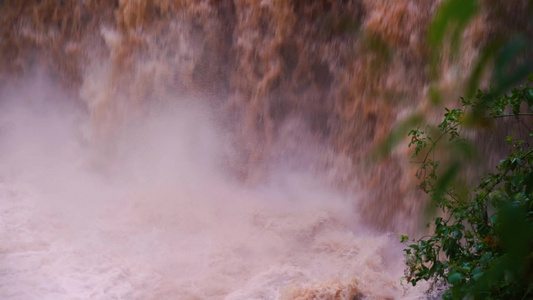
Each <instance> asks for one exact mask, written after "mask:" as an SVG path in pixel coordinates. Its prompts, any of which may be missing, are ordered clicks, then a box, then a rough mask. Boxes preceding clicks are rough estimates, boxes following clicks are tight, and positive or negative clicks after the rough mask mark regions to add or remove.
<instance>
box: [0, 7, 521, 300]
mask: <svg viewBox="0 0 533 300" xmlns="http://www.w3.org/2000/svg"><path fill="white" fill-rule="evenodd" d="M522 2H524V3H525V1H522ZM437 3H438V1H425V0H420V1H408V0H396V1H373V0H361V1H355V0H354V1H327V0H323V1H309V2H307V1H299V0H291V1H284V0H269V1H267V0H262V1H254V0H235V1H229V0H227V1H226V0H221V1H202V0H198V1H188V0H182V1H166V0H153V1H148V0H135V1H134V0H131V1H126V0H119V1H107V0H105V1H104V0H87V1H74V0H72V1H60V0H46V1H37V0H35V1H33V0H32V1H15V0H13V1H10V0H7V1H0V28H1V29H0V34H1V35H0V51H1V56H0V80H2V82H1V83H0V298H2V299H419V298H424V297H425V295H424V293H423V290H424V286H422V287H417V289H414V288H409V287H407V286H403V285H401V282H400V279H401V276H402V275H403V270H404V266H403V256H402V251H401V245H400V244H399V243H398V239H397V237H396V233H399V232H410V233H414V232H416V230H417V228H418V223H419V215H420V211H421V207H423V203H422V201H421V200H420V197H419V195H417V194H416V192H415V191H414V189H413V184H412V182H411V179H410V178H409V176H408V175H409V174H411V171H410V167H409V165H408V164H407V163H406V162H405V160H404V159H403V158H404V157H405V154H404V153H403V152H402V151H399V153H395V154H394V155H393V157H391V158H388V159H387V160H385V161H382V162H380V163H379V164H368V161H367V159H366V158H367V157H368V155H369V154H371V152H372V149H374V147H375V146H376V144H377V143H378V142H379V140H380V139H381V138H383V137H384V136H385V135H386V134H387V132H388V131H389V129H390V127H391V125H392V124H393V123H394V122H395V120H397V119H398V118H401V115H402V114H404V115H405V114H406V113H409V111H411V110H413V109H415V108H416V107H417V106H418V103H420V101H421V99H424V97H425V93H426V91H427V85H428V82H429V75H428V68H427V64H428V61H429V54H428V49H427V47H426V46H425V34H426V30H427V27H428V24H429V22H430V20H431V16H432V14H433V13H434V11H435V8H436V4H437ZM483 16H485V15H483ZM489 25H490V24H489ZM488 29H491V27H490V26H488V25H487V24H486V23H485V22H484V21H483V18H478V20H476V21H475V22H473V25H472V26H470V27H469V29H468V30H467V31H466V32H465V36H466V38H467V41H468V42H465V43H463V44H462V53H463V54H464V57H465V59H464V61H460V62H459V63H456V64H452V63H450V62H448V61H446V60H444V61H443V74H444V75H446V76H443V78H444V80H443V81H442V87H443V89H444V90H445V89H446V87H450V86H451V87H453V86H454V84H455V80H458V79H454V78H455V77H457V76H455V75H457V74H459V73H460V71H461V70H463V69H468V68H469V67H470V64H471V62H472V60H473V56H475V54H476V53H477V47H478V46H479V44H481V43H482V42H483V41H484V40H485V39H486V37H485V36H484V34H483V33H484V32H485V31H487V32H489V31H488ZM450 78H452V79H450Z"/></svg>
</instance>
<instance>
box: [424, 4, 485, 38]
mask: <svg viewBox="0 0 533 300" xmlns="http://www.w3.org/2000/svg"><path fill="white" fill-rule="evenodd" d="M477 11H478V4H477V1H475V0H448V1H445V2H443V3H442V4H441V6H440V7H439V10H438V11H437V13H436V15H435V17H434V18H433V22H432V23H431V25H430V28H429V34H428V42H429V44H430V45H431V46H433V47H437V46H439V45H440V44H441V43H442V41H443V39H444V37H445V35H446V33H447V32H448V31H449V29H450V27H451V26H456V28H455V29H456V31H459V30H461V29H462V28H464V26H466V24H467V23H468V22H469V21H470V20H471V19H472V18H473V17H474V15H475V14H476V12H477Z"/></svg>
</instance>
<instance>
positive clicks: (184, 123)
mask: <svg viewBox="0 0 533 300" xmlns="http://www.w3.org/2000/svg"><path fill="white" fill-rule="evenodd" d="M50 86H51V85H49V84H46V83H45V82H43V81H39V80H34V81H33V83H32V84H27V85H25V86H23V87H22V88H18V89H17V90H16V91H15V92H14V91H11V92H9V91H4V92H3V93H2V94H1V97H2V98H1V99H2V101H1V102H0V105H1V107H0V165H1V166H2V167H1V169H0V176H1V183H0V221H1V223H0V225H1V230H0V249H1V251H0V298H2V299H232V300H235V299H352V298H353V297H357V296H362V297H366V298H368V299H384V298H394V299H417V298H418V297H421V295H422V294H421V292H420V291H417V290H413V289H406V288H405V287H403V286H401V285H400V277H401V276H402V273H403V261H402V254H401V245H399V243H398V241H397V238H396V237H395V236H394V235H387V234H378V233H374V232H372V231H371V230H370V229H368V228H365V227H364V226H363V225H362V224H361V222H360V221H359V217H360V214H361V213H364V212H358V211H356V208H355V207H356V206H355V205H354V204H355V203H356V202H357V201H358V199H357V197H358V195H348V196H347V195H343V194H341V193H338V192H336V191H334V190H332V189H331V188H329V187H327V186H326V185H325V184H323V183H322V181H321V179H320V178H318V177H317V176H315V175H310V174H307V173H305V172H300V171H290V170H289V171H287V170H286V169H284V170H283V171H282V170H273V171H272V174H271V176H270V178H271V179H268V180H264V182H262V183H261V184H257V185H253V186H250V185H244V184H243V183H241V182H239V181H238V180H236V179H235V178H234V176H232V175H231V173H230V172H227V170H225V167H224V166H226V165H227V163H228V162H227V161H226V160H227V159H228V156H229V155H230V154H231V153H232V151H233V149H232V145H231V143H230V142H229V141H228V140H227V139H226V136H225V134H224V132H223V131H222V130H220V129H218V128H217V126H215V124H214V121H213V118H212V115H211V112H210V110H209V108H207V107H203V106H199V105H190V104H189V105H184V104H183V102H179V101H175V104H169V105H166V106H165V107H164V109H161V108H160V109H152V110H151V112H150V113H147V115H146V116H145V117H143V118H139V119H136V120H133V121H131V122H130V123H129V124H128V126H124V128H123V129H121V130H120V132H119V133H118V134H116V135H115V137H114V139H112V140H110V141H108V142H107V144H106V145H104V146H103V147H100V148H98V149H96V148H95V147H93V145H92V144H91V143H89V142H88V139H89V137H90V129H91V126H90V120H89V119H90V118H89V116H88V114H87V113H86V112H85V111H84V110H83V109H80V108H79V107H76V106H73V105H70V104H69V103H72V101H69V99H67V98H68V97H66V96H64V95H62V94H61V93H60V92H58V90H57V89H55V88H52V87H50ZM196 102H197V103H200V102H199V101H196ZM228 153H230V154H228Z"/></svg>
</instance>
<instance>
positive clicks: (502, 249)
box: [388, 0, 533, 299]
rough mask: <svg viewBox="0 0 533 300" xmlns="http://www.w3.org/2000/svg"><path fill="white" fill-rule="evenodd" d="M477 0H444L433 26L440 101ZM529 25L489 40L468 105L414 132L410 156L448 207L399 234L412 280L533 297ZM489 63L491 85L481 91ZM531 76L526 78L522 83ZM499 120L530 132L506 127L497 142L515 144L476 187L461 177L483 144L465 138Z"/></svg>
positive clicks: (473, 293)
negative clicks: (418, 228) (413, 234)
mask: <svg viewBox="0 0 533 300" xmlns="http://www.w3.org/2000/svg"><path fill="white" fill-rule="evenodd" d="M479 4H480V3H479V2H478V1H476V0H447V1H443V2H442V3H441V5H440V7H439V9H438V11H437V13H436V14H435V17H434V19H433V22H432V23H431V26H430V29H429V32H428V44H429V46H430V48H431V49H432V57H433V59H432V62H431V64H432V65H431V70H432V80H433V83H432V84H430V90H429V97H430V98H431V100H432V102H433V103H436V104H438V103H442V99H443V95H442V93H441V91H440V90H439V84H438V83H439V80H440V78H439V74H441V72H440V71H439V67H440V61H441V58H442V55H444V53H446V51H443V49H450V50H451V53H450V54H451V55H456V56H457V55H460V53H458V50H459V49H460V47H459V45H460V43H461V38H462V34H463V33H464V31H465V28H467V25H468V23H469V22H470V21H471V20H472V19H473V18H475V17H476V16H477V15H478V14H479V13H480V11H481V6H480V5H479ZM523 13H524V14H527V13H528V12H527V11H523ZM523 31H524V33H520V32H516V33H515V34H513V35H508V36H505V35H504V36H496V37H494V38H492V39H490V40H488V41H487V42H486V43H485V44H484V46H483V47H482V48H481V49H480V52H479V56H478V58H477V60H476V61H475V63H474V65H473V67H472V68H471V73H470V74H469V75H468V76H467V77H466V78H467V79H466V82H465V91H464V92H465V95H466V97H465V98H461V100H462V107H461V108H454V109H446V111H445V114H444V119H443V120H442V122H441V123H440V124H439V125H438V126H430V125H427V126H425V127H424V128H421V127H422V126H419V127H418V128H416V129H412V130H410V131H409V133H408V136H409V137H410V143H409V147H412V149H413V151H414V152H413V158H418V161H416V163H418V164H419V169H418V172H417V176H418V178H419V179H420V188H421V189H422V190H423V191H424V192H425V193H427V194H428V195H429V196H430V197H431V199H432V200H433V201H432V203H433V204H434V207H437V208H438V209H440V210H441V211H442V213H440V214H439V215H438V216H437V217H435V218H434V219H433V221H432V222H431V223H430V224H428V227H430V228H431V231H430V234H429V235H427V236H425V237H422V238H420V239H417V240H410V239H409V237H407V236H406V235H401V241H402V242H403V243H405V244H406V246H407V248H406V249H405V250H404V251H405V253H406V256H407V261H406V263H407V266H408V269H407V271H406V276H405V279H406V280H407V282H409V283H411V284H412V285H416V284H417V283H418V282H419V281H421V280H430V281H431V282H432V288H433V287H435V286H441V285H442V286H444V287H445V292H444V295H443V298H444V299H532V298H533V148H532V147H531V146H530V144H529V140H530V137H533V131H532V129H531V128H532V126H531V125H532V124H533V122H532V121H531V120H532V119H531V116H533V89H532V88H531V82H532V81H533V74H531V72H533V60H532V59H531V55H530V54H531V50H530V49H532V47H531V46H532V45H533V42H532V40H531V37H530V35H527V34H525V32H526V28H524V30H523ZM446 47H447V48H446ZM528 52H529V53H528ZM487 70H490V71H491V74H492V77H491V82H492V86H491V88H490V89H488V90H487V91H485V92H482V91H481V90H480V85H481V83H482V78H483V76H484V74H485V73H486V71H487ZM528 74H531V75H528ZM526 78H527V79H528V83H527V84H522V85H520V83H524V82H525V80H526ZM496 119H498V120H502V119H503V120H506V119H515V120H516V121H517V123H519V124H520V125H519V126H520V127H521V128H523V129H524V130H525V131H526V132H527V133H528V135H529V136H528V137H527V138H523V137H522V136H517V135H516V134H514V133H513V132H509V134H508V136H507V138H506V139H505V141H494V142H493V143H507V144H508V145H509V147H510V149H512V150H510V152H509V153H508V155H507V156H506V157H504V158H503V159H502V160H501V161H500V164H499V165H498V166H497V167H496V168H495V169H494V171H493V172H492V173H489V174H488V175H486V176H485V177H483V178H482V179H480V180H479V181H478V185H477V186H475V187H471V186H469V185H468V184H467V183H466V182H467V180H466V179H465V177H464V176H463V175H464V174H465V170H467V169H468V168H472V167H474V168H475V167H476V165H475V164H474V163H479V161H478V162H475V158H476V157H477V156H478V155H476V154H477V153H476V146H477V145H475V144H474V143H473V142H472V141H471V140H469V139H468V138H467V137H468V136H473V135H475V133H476V132H477V131H479V129H481V128H483V129H486V128H488V127H490V125H494V123H495V122H494V121H495V120H496ZM420 124H422V122H420ZM411 128H414V126H413V127H411ZM509 131H511V130H509ZM396 135H398V134H397V133H396V134H395V133H394V132H393V133H392V134H391V135H390V136H391V137H390V138H389V139H390V140H392V141H398V140H399V139H398V138H397V137H396V138H392V137H394V136H396ZM388 149H392V146H391V145H388ZM443 157H446V160H443V159H442V158H443ZM478 166H479V165H478ZM478 169H479V168H478Z"/></svg>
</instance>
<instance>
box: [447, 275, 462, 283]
mask: <svg viewBox="0 0 533 300" xmlns="http://www.w3.org/2000/svg"><path fill="white" fill-rule="evenodd" d="M463 278H464V276H463V274H461V273H452V274H451V275H450V276H448V282H449V283H450V284H452V285H458V284H459V283H461V280H463Z"/></svg>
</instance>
